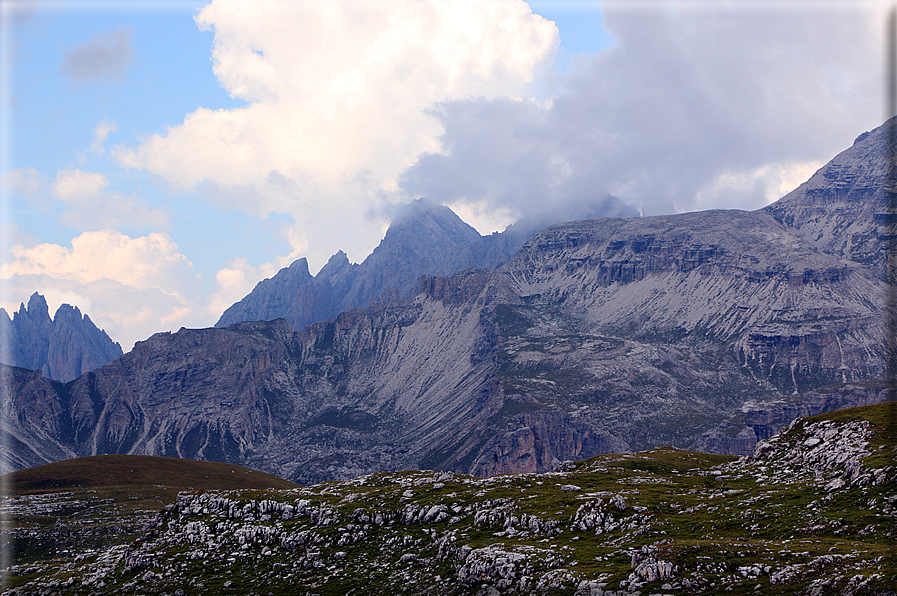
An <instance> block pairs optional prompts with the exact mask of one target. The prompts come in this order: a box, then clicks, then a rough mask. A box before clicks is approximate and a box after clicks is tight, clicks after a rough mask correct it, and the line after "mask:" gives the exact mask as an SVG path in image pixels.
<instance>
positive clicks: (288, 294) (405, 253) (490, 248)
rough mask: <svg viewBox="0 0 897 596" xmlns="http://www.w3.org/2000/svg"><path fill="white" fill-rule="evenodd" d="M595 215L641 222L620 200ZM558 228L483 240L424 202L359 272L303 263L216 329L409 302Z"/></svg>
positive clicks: (403, 215)
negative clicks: (311, 268) (311, 270)
mask: <svg viewBox="0 0 897 596" xmlns="http://www.w3.org/2000/svg"><path fill="white" fill-rule="evenodd" d="M592 210H593V211H595V212H597V213H599V214H602V215H620V214H622V215H636V213H635V211H634V210H633V209H632V208H631V207H628V206H626V205H625V204H623V203H622V202H621V201H620V200H619V199H616V198H615V197H607V198H606V199H604V200H603V201H601V202H598V203H596V204H595V205H594V206H593V207H592ZM554 221H556V220H553V221H550V222H544V221H542V220H539V221H535V220H533V221H524V222H520V223H517V224H515V225H513V226H510V227H509V228H508V229H507V230H505V231H504V232H501V233H494V234H491V235H489V236H480V234H479V233H478V232H477V231H476V230H475V229H473V228H472V227H470V226H469V225H467V224H466V223H464V222H463V221H462V220H461V219H460V218H459V217H458V216H457V215H455V213H454V212H452V210H451V209H449V208H448V207H445V206H444V205H437V204H435V203H432V202H430V201H428V200H426V199H418V200H416V201H413V202H412V203H411V204H409V205H407V206H405V207H404V208H403V209H402V210H401V211H400V212H399V214H398V216H397V217H396V219H395V220H394V221H393V223H392V225H390V227H389V229H388V230H387V232H386V236H385V237H384V238H383V240H382V241H381V242H380V245H379V246H378V247H377V248H375V249H374V251H373V252H372V253H371V255H370V256H369V257H368V258H367V259H365V260H364V262H363V263H361V264H360V265H357V264H352V263H349V259H348V258H347V256H346V254H345V253H344V252H342V251H340V252H338V253H336V254H335V255H333V256H332V257H331V258H330V261H329V262H328V263H327V264H326V265H325V266H324V267H323V268H322V269H321V271H319V272H318V274H317V275H316V276H314V277H312V276H311V275H309V274H308V264H307V263H306V262H305V259H299V260H298V261H296V262H295V263H293V264H292V265H290V267H289V268H284V269H282V270H281V271H279V272H278V273H277V275H275V276H274V277H272V278H271V279H266V280H264V281H261V282H259V284H258V285H257V286H256V287H255V288H254V289H253V290H252V292H250V293H249V294H248V295H247V296H246V297H245V298H243V299H242V300H241V301H239V302H237V303H236V304H234V305H233V306H231V307H230V308H228V309H227V310H226V311H225V312H224V314H222V315H221V318H220V319H219V320H218V322H217V323H215V327H219V328H220V327H227V326H228V325H231V324H233V323H239V322H244V321H271V320H274V319H278V318H283V319H286V320H287V322H289V323H290V324H291V325H292V326H293V327H294V328H296V329H302V328H303V327H305V326H306V325H309V324H311V323H317V322H319V321H323V320H325V319H329V318H331V317H335V316H336V315H338V314H339V313H341V312H343V311H344V310H346V309H348V308H364V307H366V306H368V305H370V304H371V303H372V302H379V303H384V302H390V301H393V300H400V299H408V298H411V297H412V296H414V295H415V294H417V292H418V289H419V288H418V278H419V277H420V276H421V275H441V276H445V275H451V274H453V273H455V272H457V271H461V270H463V269H468V268H471V267H479V268H495V267H499V266H501V265H503V264H504V263H506V262H507V261H508V259H510V258H511V257H512V256H513V255H514V254H515V253H516V252H517V250H518V249H519V248H520V247H521V246H523V244H524V242H526V241H527V240H528V239H529V238H530V237H532V235H533V234H535V233H536V232H537V231H539V230H541V229H542V228H544V227H546V226H547V225H549V224H550V223H554Z"/></svg>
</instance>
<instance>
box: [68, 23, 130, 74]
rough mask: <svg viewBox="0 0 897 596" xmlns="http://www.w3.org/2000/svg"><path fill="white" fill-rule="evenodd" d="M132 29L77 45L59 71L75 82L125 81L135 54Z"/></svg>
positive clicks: (104, 34) (100, 36)
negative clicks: (132, 43) (132, 47)
mask: <svg viewBox="0 0 897 596" xmlns="http://www.w3.org/2000/svg"><path fill="white" fill-rule="evenodd" d="M131 32H132V29H131V27H129V26H124V27H119V28H118V29H116V30H115V31H108V32H106V33H103V34H101V35H95V36H93V37H91V38H90V39H89V40H88V41H86V42H84V43H81V44H78V45H76V46H75V47H74V48H72V49H71V51H69V52H68V53H67V54H66V55H65V58H63V60H62V64H60V66H59V72H60V73H62V74H63V75H65V76H66V77H68V78H69V80H71V81H72V82H74V83H82V82H96V81H102V80H104V79H108V80H121V79H124V78H125V73H126V72H127V69H128V66H129V65H130V64H131V60H132V59H133V54H134V52H133V51H132V49H131Z"/></svg>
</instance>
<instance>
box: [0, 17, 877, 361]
mask: <svg viewBox="0 0 897 596" xmlns="http://www.w3.org/2000/svg"><path fill="white" fill-rule="evenodd" d="M388 4H389V3H388ZM823 4H825V5H826V9H824V10H820V9H818V8H808V7H810V6H811V4H809V3H801V2H796V3H791V4H790V5H789V6H790V7H791V8H789V9H782V8H781V7H779V8H776V6H778V5H776V4H775V3H764V2H755V3H749V2H740V3H739V2H734V3H730V4H729V6H730V8H729V9H727V10H723V11H720V10H716V9H715V8H714V5H713V4H709V3H698V2H684V3H682V2H680V3H670V2H659V1H658V2H639V3H634V4H633V3H630V4H629V5H628V6H627V5H626V3H620V2H615V3H613V2H612V3H605V2H598V1H594V0H590V1H585V0H583V1H576V0H567V1H553V0H541V1H538V2H536V1H533V2H531V3H529V5H527V4H525V3H523V2H522V1H521V0H490V1H489V2H468V1H467V0H432V2H423V3H413V2H404V1H403V2H399V1H398V0H397V1H396V2H395V3H394V5H392V4H390V5H389V6H381V5H377V4H374V3H369V4H365V3H357V2H356V3H345V2H341V1H337V0H332V1H331V2H325V3H309V4H308V5H302V4H299V3H292V5H290V6H291V7H290V9H289V10H287V9H284V6H285V5H283V4H280V5H278V4H277V3H271V2H262V3H257V2H256V3H246V2H241V1H240V0H216V1H215V2H214V3H212V4H211V5H208V3H207V2H195V3H191V2H91V3H84V2H41V1H31V2H15V1H7V2H4V3H3V4H2V7H3V8H2V9H3V11H4V13H3V21H4V27H5V29H4V32H3V33H4V35H3V44H4V45H3V59H4V65H5V70H4V73H5V75H4V76H5V84H4V93H5V95H4V98H3V100H4V103H3V105H4V114H3V117H4V123H5V124H6V126H4V139H3V141H4V145H3V146H4V154H3V161H2V164H0V167H2V171H0V175H2V176H3V181H4V184H3V193H4V196H3V200H4V205H3V206H4V222H3V227H2V233H3V250H4V251H5V252H4V256H3V259H4V265H3V269H2V271H0V280H2V281H3V295H2V296H0V306H4V307H5V308H6V309H7V310H8V311H11V310H12V309H14V308H16V306H17V305H18V303H19V302H20V301H23V300H27V297H28V295H29V294H30V293H31V292H33V291H35V290H37V291H40V292H41V293H43V294H45V295H46V296H47V299H48V302H49V303H50V306H51V309H54V308H55V307H56V306H58V304H59V303H61V302H68V303H71V304H75V305H76V306H79V307H80V308H81V309H82V311H84V312H86V313H88V314H90V316H91V318H92V319H93V320H94V321H96V322H97V323H98V325H99V326H101V327H103V328H105V329H106V330H107V331H108V332H109V333H110V335H111V336H112V337H113V339H116V340H118V341H120V342H121V343H122V345H123V347H124V348H125V349H126V350H127V349H130V347H131V345H132V344H133V342H134V341H137V340H140V339H144V338H146V337H148V336H149V335H150V334H151V333H153V332H156V331H163V330H169V329H177V328H178V327H180V326H182V325H183V326H188V327H199V326H208V325H211V324H213V323H214V322H215V320H217V317H218V316H219V315H220V313H221V312H222V311H223V309H224V308H225V307H226V306H228V305H229V304H230V303H232V302H234V301H236V300H238V299H239V298H241V297H242V296H243V295H245V294H246V293H247V292H248V291H249V290H250V289H251V288H252V286H253V285H254V284H255V283H256V282H257V281H259V280H260V279H262V278H264V277H269V276H270V275H272V274H273V273H274V272H276V270H277V269H279V268H280V267H283V266H286V265H288V264H289V263H290V262H292V260H294V259H295V258H298V257H302V256H305V257H307V258H308V259H309V263H310V267H311V270H312V272H315V271H316V270H317V269H318V268H320V267H321V266H322V265H323V264H324V263H325V262H326V260H327V258H328V257H329V255H331V254H333V253H334V252H336V250H339V249H343V250H346V252H347V253H348V254H349V257H350V259H351V260H353V261H361V260H363V259H364V258H365V256H366V255H367V254H368V253H369V252H370V250H371V249H373V247H374V246H376V244H377V242H378V241H379V239H380V237H381V236H382V233H383V231H384V230H385V228H386V226H387V225H388V222H389V214H390V213H391V211H392V210H394V208H395V206H396V205H399V204H402V203H404V202H407V201H408V200H411V199H413V198H416V197H417V196H421V195H426V196H429V197H430V198H433V199H435V200H438V201H441V202H444V203H446V204H448V205H450V206H451V207H452V208H453V209H455V210H456V212H458V213H459V214H460V215H461V216H462V217H463V218H464V219H465V220H466V221H469V222H470V223H471V224H473V225H474V226H475V227H477V228H478V229H479V230H480V232H481V233H489V232H491V231H493V230H496V229H502V228H503V227H504V226H505V225H507V224H509V223H512V222H513V221H514V220H515V219H517V218H519V217H522V216H526V215H531V214H534V213H537V212H538V211H539V210H540V209H542V210H544V209H545V208H546V205H547V206H549V208H550V209H558V210H564V209H569V210H570V212H571V213H572V212H575V211H576V208H577V207H578V206H582V205H588V204H589V203H590V202H594V201H600V200H602V199H603V198H604V197H605V196H606V195H607V194H608V193H611V194H614V195H616V196H618V197H620V198H621V199H623V200H624V201H626V202H628V203H630V204H632V205H633V206H635V207H636V208H637V209H639V210H641V211H642V212H644V213H645V214H653V213H671V212H676V211H688V210H694V209H701V208H708V207H733V208H757V207H760V206H763V205H764V204H766V203H768V202H769V201H770V200H774V199H775V198H778V197H779V196H781V194H782V193H784V192H786V191H787V190H790V189H791V188H793V187H794V186H796V184H798V183H799V182H801V181H803V180H805V179H806V178H807V177H809V175H810V174H812V172H813V171H814V170H815V168H817V167H819V166H820V165H822V163H824V162H825V161H827V160H828V159H830V158H831V157H832V156H834V154H835V153H836V152H837V151H840V150H841V149H843V148H846V147H847V146H848V145H849V144H850V142H851V141H852V139H853V137H855V136H856V135H858V134H859V133H861V132H863V131H864V130H867V129H869V128H871V127H874V126H876V125H878V124H879V123H880V122H879V120H880V119H881V117H882V113H881V100H880V89H879V86H880V79H881V77H880V73H881V68H880V63H881V60H880V37H881V11H882V6H883V4H881V3H876V2H869V3H860V4H856V3H851V4H847V3H838V2H832V3H823ZM207 5H208V6H207ZM632 6H635V7H636V8H635V9H633V8H632ZM732 6H734V8H732ZM813 6H818V3H817V4H814V5H813ZM769 98H775V101H769Z"/></svg>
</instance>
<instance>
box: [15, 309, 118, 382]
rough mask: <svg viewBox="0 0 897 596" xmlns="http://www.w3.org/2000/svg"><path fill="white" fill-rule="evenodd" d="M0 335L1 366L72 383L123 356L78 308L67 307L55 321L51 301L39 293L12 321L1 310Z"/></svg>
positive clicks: (58, 314) (113, 343)
mask: <svg viewBox="0 0 897 596" xmlns="http://www.w3.org/2000/svg"><path fill="white" fill-rule="evenodd" d="M0 334H2V335H3V336H4V341H3V343H2V345H0V362H3V363H5V364H10V365H13V366H19V367H22V368H28V369H31V370H39V371H41V372H42V373H43V374H44V376H46V377H49V378H51V379H54V380H57V381H71V380H72V379H76V378H77V377H80V376H81V375H83V374H84V373H86V372H88V371H91V370H93V369H95V368H99V367H100V366H102V365H104V364H106V363H107V362H111V361H112V360H115V359H116V358H118V357H119V356H121V355H122V349H121V346H120V345H119V344H118V343H116V342H114V341H112V340H111V339H110V338H109V336H108V335H107V334H106V332H105V331H102V330H100V329H98V328H97V326H96V325H94V323H93V321H91V320H90V317H88V316H87V315H83V316H82V315H81V311H80V310H79V309H78V307H72V306H70V305H68V304H63V305H61V306H60V307H59V308H58V309H57V310H56V314H55V316H54V317H53V318H52V319H51V318H50V313H49V309H48V307H47V301H46V300H45V299H44V297H43V296H41V295H40V294H38V293H37V292H35V293H34V294H32V295H31V298H30V299H29V300H28V306H27V308H26V306H25V305H24V304H22V305H21V306H20V307H19V310H18V311H17V312H15V313H13V317H12V319H10V318H9V315H8V314H7V313H6V311H5V310H4V309H2V308H0Z"/></svg>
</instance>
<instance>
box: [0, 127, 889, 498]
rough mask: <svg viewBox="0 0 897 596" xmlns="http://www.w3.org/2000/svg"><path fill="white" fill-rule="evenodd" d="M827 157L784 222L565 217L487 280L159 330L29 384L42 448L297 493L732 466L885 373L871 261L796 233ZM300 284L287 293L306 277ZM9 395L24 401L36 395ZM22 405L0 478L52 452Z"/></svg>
mask: <svg viewBox="0 0 897 596" xmlns="http://www.w3.org/2000/svg"><path fill="white" fill-rule="evenodd" d="M880 138H881V131H880V130H877V131H873V133H872V134H870V135H869V136H868V137H865V138H864V139H862V140H861V141H860V142H859V143H858V144H857V145H854V147H853V148H851V149H850V150H848V152H845V153H850V152H856V149H857V147H858V146H860V145H863V144H865V143H875V142H879V141H880ZM876 139H878V141H876ZM863 146H865V145H863ZM843 155H844V154H842V156H839V157H838V158H836V160H834V161H833V163H844V164H847V165H846V166H844V167H842V168H841V170H839V172H840V174H839V176H838V177H837V178H826V177H825V176H824V175H823V176H822V178H821V180H822V181H823V182H824V181H826V180H828V183H826V184H828V187H826V186H825V184H823V183H822V182H820V183H819V184H822V186H818V189H819V190H818V192H816V193H815V194H813V193H806V192H805V193H804V194H800V193H798V191H796V193H797V194H795V193H792V194H791V195H789V196H788V197H786V198H785V199H783V202H785V203H787V205H786V206H787V210H788V212H789V213H792V214H793V217H790V218H784V217H782V216H781V214H782V213H783V212H784V210H785V207H776V206H773V207H772V208H770V209H767V210H761V211H756V212H744V211H737V210H716V211H706V212H698V213H687V214H679V215H669V216H658V217H646V218H636V217H633V218H598V219H588V220H581V221H575V222H569V223H563V224H558V225H554V226H551V227H549V228H546V229H544V230H542V231H541V232H539V233H537V234H535V235H534V236H533V237H532V238H530V239H529V240H528V241H527V242H526V243H525V244H524V245H523V246H522V247H521V248H520V249H519V250H518V251H517V252H516V254H515V255H514V256H513V257H512V258H510V260H508V261H507V262H506V263H504V264H503V265H501V266H499V267H497V268H493V269H465V270H463V271H461V272H459V273H456V274H454V275H450V276H444V275H429V276H423V277H422V278H420V277H418V279H417V284H418V285H417V286H416V287H417V290H416V292H415V295H414V296H413V297H411V298H408V299H403V297H402V296H401V295H399V294H396V295H394V296H393V297H392V298H390V299H389V300H381V301H379V303H375V304H373V305H371V306H367V307H365V308H349V309H347V310H345V311H343V312H342V313H340V314H339V315H338V316H335V317H333V318H330V319H327V320H324V321H320V322H315V323H311V324H308V325H301V326H300V325H297V324H296V323H295V322H290V323H288V322H287V321H284V320H279V321H272V322H245V323H239V324H235V325H231V326H228V327H224V328H216V329H203V330H186V329H184V330H181V331H179V332H178V333H174V334H168V333H166V334H157V335H155V336H153V337H151V338H150V339H148V340H147V341H145V342H139V343H138V344H137V345H136V346H135V348H134V350H133V351H132V352H130V353H128V354H126V355H125V356H123V357H122V358H119V359H118V360H116V361H114V362H112V363H110V364H108V365H106V366H104V367H103V368H101V369H99V370H96V371H94V372H91V373H89V374H87V375H85V376H82V377H81V378H79V379H77V380H76V381H74V382H73V383H72V384H71V385H67V386H65V387H61V386H55V385H53V386H50V387H49V388H47V387H44V389H42V391H50V392H51V393H53V394H54V395H56V397H55V398H53V399H55V400H57V401H58V403H59V407H58V411H59V412H60V414H59V416H60V417H61V418H60V419H59V420H60V422H59V428H60V429H64V430H60V431H59V433H56V434H53V437H55V438H54V440H56V441H57V442H58V444H59V445H60V449H63V448H64V449H68V450H69V451H71V452H72V453H76V454H78V455H91V454H95V453H145V454H153V455H172V456H178V457H188V458H197V459H212V460H224V461H230V462H233V463H239V464H243V465H247V466H250V467H254V468H257V469H262V470H266V471H271V472H274V473H276V474H278V475H280V476H282V477H285V478H289V479H291V480H295V481H297V482H301V483H312V482H316V481H320V480H325V479H346V478H352V477H356V476H358V475H361V474H365V473H368V472H373V471H377V470H400V469H414V468H426V469H440V470H451V471H457V472H465V473H472V474H475V475H483V476H486V475H493V474H500V473H506V472H532V471H536V472H542V471H546V470H549V469H551V468H552V467H553V466H555V465H556V464H557V463H558V462H559V461H564V460H574V459H582V458H586V457H589V456H592V455H596V454H599V453H607V452H622V451H630V450H642V449H646V448H650V447H653V446H658V445H673V446H677V447H683V448H692V449H712V450H716V451H723V452H728V453H741V454H744V453H750V452H751V451H752V450H753V449H754V447H755V445H756V443H757V441H758V440H759V439H763V438H766V437H768V436H770V435H771V434H772V433H774V432H776V431H777V430H778V429H780V428H782V427H784V426H786V425H787V424H788V423H789V422H790V420H791V419H793V417H794V416H797V415H802V414H804V413H805V409H807V408H809V409H810V412H806V413H815V412H816V411H826V410H827V409H831V408H834V407H846V406H850V405H858V404H862V403H872V402H875V401H880V400H882V399H884V397H885V396H886V392H885V391H883V390H878V391H869V390H868V389H869V388H870V387H874V386H875V380H876V379H881V378H883V376H884V364H883V354H882V346H883V345H884V344H885V342H884V336H883V333H884V326H883V325H882V323H881V321H882V316H883V308H882V301H881V297H882V296H883V295H884V294H885V289H886V287H885V282H884V281H883V280H882V277H881V275H880V272H879V270H878V269H877V264H876V263H875V262H874V259H873V260H872V261H869V262H867V261H865V260H864V259H862V258H859V257H857V258H845V256H849V255H853V256H856V255H858V254H859V253H857V252H850V251H848V252H844V251H845V250H847V249H846V248H844V249H843V250H842V248H837V249H836V248H832V247H841V246H842V245H841V244H838V242H835V241H834V240H833V241H832V242H831V243H827V244H826V243H822V244H820V243H821V242H822V237H821V236H819V237H817V236H818V234H814V233H812V232H811V231H808V230H810V227H812V225H815V224H812V225H811V223H806V222H804V220H802V219H801V217H804V216H806V217H810V218H811V219H812V218H814V217H816V215H812V214H813V213H817V214H818V213H827V212H828V211H827V210H826V209H822V210H821V211H818V212H817V211H813V210H812V209H811V208H810V207H808V206H805V205H804V203H803V202H806V201H812V200H815V199H814V197H816V196H828V195H826V194H825V193H826V192H830V193H833V194H834V195H838V193H840V192H841V191H840V190H838V189H839V188H840V186H839V185H840V184H841V182H840V181H841V180H846V179H848V178H850V175H849V172H848V171H847V170H848V169H849V166H850V164H851V163H854V162H853V161H850V160H845V159H843ZM883 155H884V153H883V152H881V151H870V152H869V153H868V155H867V157H866V158H865V159H869V160H873V161H875V160H879V159H882V158H883V157H882V156H883ZM839 160H840V161H839ZM876 163H877V162H876ZM856 164H857V165H856V167H857V168H861V169H863V171H864V172H877V171H879V170H880V169H881V168H879V167H878V166H877V165H875V164H871V165H870V164H869V163H867V162H866V161H863V160H862V159H857V160H856ZM877 168H878V169H877ZM823 171H825V168H823ZM817 176H818V175H817ZM863 176H866V175H865V174H864V175H863ZM863 176H860V175H857V176H855V177H854V178H852V179H855V180H859V179H863V180H866V178H868V176H866V178H863ZM814 180H816V177H814ZM817 182H819V181H818V180H817ZM814 184H816V182H814ZM864 184H865V185H866V186H868V187H870V188H874V187H875V182H874V181H867V182H864ZM814 188H816V187H814ZM826 188H828V191H827V190H826ZM799 190H800V189H799ZM838 196H840V195H838ZM845 200H852V199H845ZM833 208H835V207H833ZM776 209H779V210H778V211H776ZM440 213H442V214H443V215H446V214H445V212H440ZM874 213H875V211H874V210H859V211H857V212H856V217H857V218H858V219H856V220H852V222H851V227H850V230H851V231H850V234H853V235H855V236H856V237H857V238H859V237H860V236H861V235H862V234H873V235H874V234H875V233H876V232H875V225H876V224H875V221H874ZM802 214H803V215H802ZM428 217H429V216H428ZM433 221H436V220H435V219H434V220H433ZM813 221H816V220H813ZM805 223H806V225H804V224H805ZM453 225H454V224H453ZM807 226H810V227H807ZM440 229H441V228H440ZM453 229H456V231H457V226H455V228H453ZM462 229H463V228H462ZM397 233H398V232H397ZM833 234H834V232H833ZM470 237H471V238H473V236H472V235H470ZM832 238H835V236H832ZM384 244H387V241H386V239H384ZM381 246H383V245H381ZM843 246H847V245H843ZM850 246H859V245H858V244H850ZM823 249H825V250H823ZM851 250H852V249H851ZM412 252H414V253H415V254H419V253H418V252H417V251H412ZM870 254H871V253H870ZM373 256H374V255H372V257H373ZM331 265H332V266H331ZM331 265H328V267H331V269H330V271H331V272H338V271H349V270H358V269H351V268H352V267H361V266H352V265H349V264H348V263H347V262H342V261H340V260H339V259H337V261H332V263H331ZM455 266H457V263H455V264H453V265H452V267H455ZM325 269H326V268H325ZM294 273H295V272H294ZM379 274H382V275H387V274H386V273H383V272H382V271H381V273H379ZM379 274H378V275H379ZM291 275H292V274H291ZM297 275H298V278H299V279H304V280H305V282H304V285H302V286H301V287H302V288H305V287H309V288H310V287H312V286H313V284H315V283H317V281H318V280H317V278H315V280H314V281H309V279H308V276H307V271H304V272H303V271H299V273H298V274H297ZM333 275H335V276H336V275H338V273H333ZM391 275H396V276H398V275H399V274H398V273H395V272H393V274H391ZM402 275H404V274H402ZM416 275H417V274H416ZM319 277H320V274H319ZM358 279H360V278H358ZM272 281H273V280H272ZM390 283H392V282H390ZM352 287H356V286H352ZM357 287H360V286H357ZM334 288H336V286H335V285H334V286H331V291H333V292H334V294H333V295H338V294H339V293H337V292H336V291H335V290H334ZM300 289H301V288H300ZM316 291H317V290H316ZM315 296H317V294H315ZM247 299H248V298H247ZM297 327H301V329H300V330H298V331H297V330H296V328H297ZM22 387H23V389H22V390H21V391H22V392H23V393H19V394H16V395H14V396H13V397H14V400H13V401H14V403H16V404H19V405H18V406H16V407H21V408H24V407H25V405H26V404H28V403H30V402H31V401H33V399H36V398H32V397H30V394H28V391H32V389H28V388H27V387H29V386H28V385H27V384H26V385H22ZM41 399H47V398H45V397H44V398H41ZM802 408H804V409H802ZM18 412H19V410H16V413H15V415H14V416H11V417H10V418H9V421H8V424H10V425H12V426H15V427H16V428H17V429H20V430H19V431H17V432H19V434H18V435H17V437H19V438H18V441H19V442H18V443H17V444H16V445H17V446H16V447H15V448H14V449H13V453H12V455H10V456H8V457H6V463H5V465H7V466H15V465H17V463H16V462H20V461H24V460H26V459H28V458H31V459H35V458H41V457H51V456H50V455H49V454H47V455H41V453H42V452H40V451H39V447H38V445H37V443H38V442H39V441H40V440H41V439H39V438H38V431H37V430H36V428H37V427H36V426H35V425H34V424H31V425H30V426H29V425H28V424H25V422H24V421H26V420H28V419H29V416H30V414H28V413H27V412H25V410H21V412H22V413H18ZM29 424H30V423H29ZM41 432H46V433H51V434H52V433H54V432H56V431H41ZM60 433H61V434H60ZM13 456H14V457H13Z"/></svg>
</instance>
